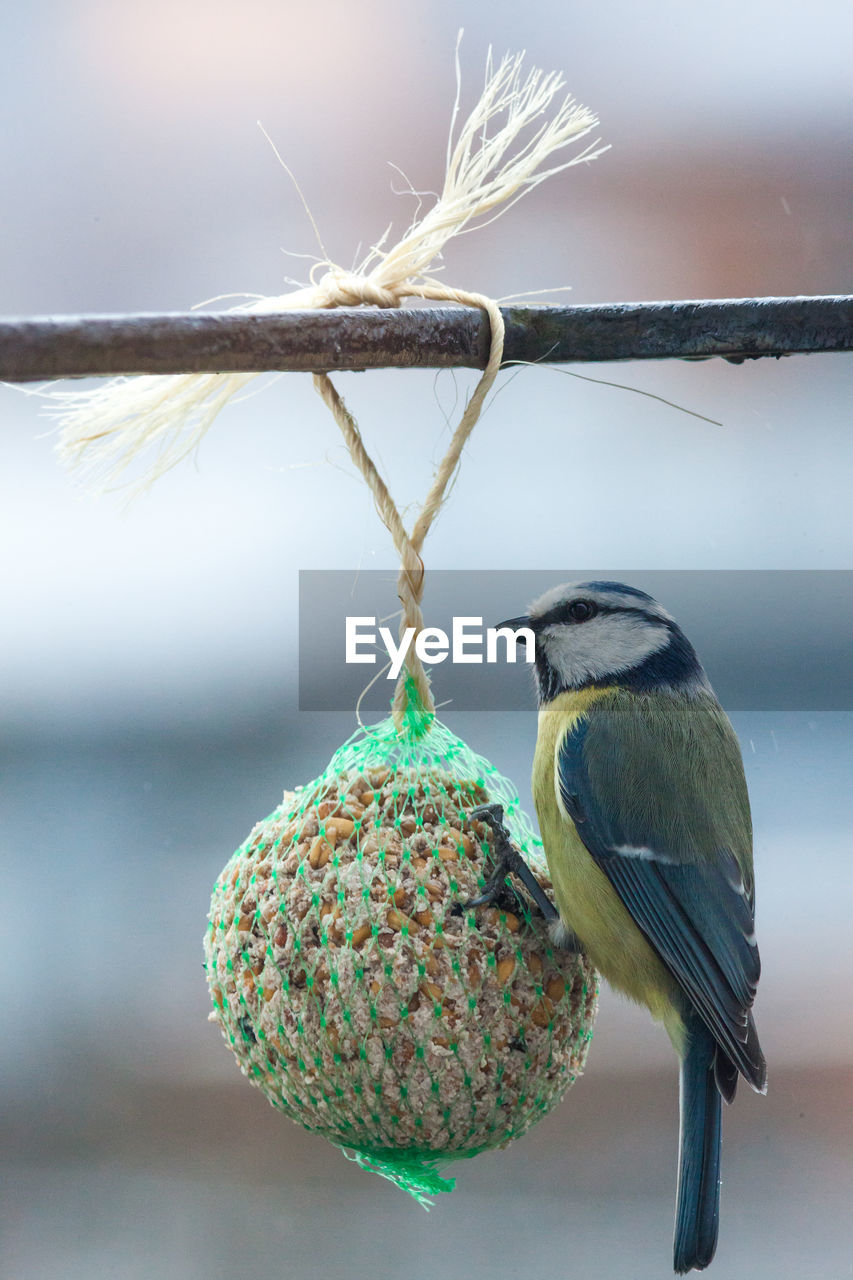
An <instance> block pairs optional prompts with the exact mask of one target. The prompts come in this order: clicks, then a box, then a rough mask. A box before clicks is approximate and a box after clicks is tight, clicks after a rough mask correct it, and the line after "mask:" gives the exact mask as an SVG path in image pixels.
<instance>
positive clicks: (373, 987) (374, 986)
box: [370, 978, 382, 996]
mask: <svg viewBox="0 0 853 1280" xmlns="http://www.w3.org/2000/svg"><path fill="white" fill-rule="evenodd" d="M381 990H382V988H381V987H380V985H379V983H378V982H377V981H376V979H375V978H374V979H373V981H372V982H371V984H370V994H371V995H372V996H378V995H379V992H380V991H381Z"/></svg>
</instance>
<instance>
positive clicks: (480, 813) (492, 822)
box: [460, 804, 560, 928]
mask: <svg viewBox="0 0 853 1280" xmlns="http://www.w3.org/2000/svg"><path fill="white" fill-rule="evenodd" d="M503 816H504V811H503V806H502V805H499V804H481V805H479V806H478V807H477V808H476V809H472V810H471V817H472V818H478V819H479V820H480V821H481V822H486V823H488V825H489V826H490V827H491V828H492V831H493V832H494V837H495V849H494V857H495V869H494V871H493V872H492V874H491V876H490V877H489V879H488V880H487V882H486V887H485V889H484V890H483V892H482V893H481V894H480V895H479V897H477V898H469V899H468V901H467V902H463V903H461V904H460V905H461V906H462V907H464V908H465V909H466V910H471V909H472V908H473V907H483V906H485V905H486V904H487V903H492V902H495V901H496V900H497V898H498V897H499V896H500V894H501V893H502V892H503V891H504V889H505V885H506V879H507V876H509V875H514V876H517V877H518V879H519V880H520V881H521V883H522V884H523V885H524V887H525V889H526V890H527V892H528V893H529V894H530V897H531V898H532V899H533V901H534V902H535V903H536V906H537V907H538V908H539V910H540V911H541V912H542V915H543V916H544V917H545V919H546V920H547V921H548V924H549V925H550V926H551V927H552V928H553V927H554V926H555V925H558V924H559V922H560V914H559V912H558V911H557V908H556V907H555V906H554V904H553V903H552V902H551V900H550V898H549V897H548V895H547V894H546V893H545V890H544V889H543V888H542V886H541V884H540V883H539V881H538V880H537V879H536V877H535V875H534V874H533V872H532V871H531V870H530V868H529V867H528V865H527V863H526V862H525V861H524V859H523V858H522V856H521V854H520V853H519V852H518V850H517V849H516V848H515V847H514V846H513V844H512V842H511V840H510V835H509V832H508V831H507V829H506V827H505V826H504V821H503Z"/></svg>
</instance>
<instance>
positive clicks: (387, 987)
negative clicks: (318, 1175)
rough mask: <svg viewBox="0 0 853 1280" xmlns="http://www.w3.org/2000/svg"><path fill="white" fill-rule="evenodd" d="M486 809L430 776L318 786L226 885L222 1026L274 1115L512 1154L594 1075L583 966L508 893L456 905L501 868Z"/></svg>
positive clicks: (239, 863) (378, 775)
mask: <svg viewBox="0 0 853 1280" xmlns="http://www.w3.org/2000/svg"><path fill="white" fill-rule="evenodd" d="M488 800H489V796H488V794H487V793H486V791H485V790H484V789H483V787H481V786H479V785H477V784H476V783H474V782H472V781H470V780H465V779H459V778H453V777H451V776H449V775H448V774H446V773H443V772H441V771H440V770H437V769H434V770H433V771H432V772H430V773H429V774H425V773H424V772H423V770H406V769H403V768H400V769H397V770H389V769H385V768H383V769H365V770H363V771H361V772H356V771H350V772H344V773H341V774H337V775H333V776H332V777H329V776H328V775H326V776H325V778H324V779H323V781H322V782H321V783H319V784H312V786H311V787H309V788H305V789H303V790H300V791H297V792H289V793H285V796H284V800H283V802H282V804H281V805H280V806H279V807H278V808H277V809H276V810H275V812H274V813H273V814H271V815H270V817H269V818H267V819H265V820H264V821H263V822H259V823H258V824H257V826H256V827H255V828H254V829H253V831H252V832H251V834H250V836H249V838H248V840H247V841H246V842H245V843H244V844H243V845H242V846H241V848H240V849H238V850H237V852H236V853H235V854H234V856H233V857H232V858H231V860H230V862H229V863H228V865H227V866H226V867H225V870H224V871H223V873H222V875H221V876H220V878H219V881H218V882H217V884H216V886H215V889H214V892H213V898H212V903H211V911H210V924H209V927H208V931H207V934H206V937H205V952H206V968H207V978H208V983H209V986H210V990H211V994H212V997H213V1003H214V1012H213V1013H212V1014H211V1019H212V1020H214V1021H216V1022H218V1023H219V1025H220V1027H221V1029H222V1032H223V1035H224V1037H225V1039H226V1041H227V1042H228V1044H229V1045H230V1046H231V1048H232V1050H233V1052H234V1054H235V1056H236V1058H237V1061H238V1063H239V1065H240V1068H241V1070H242V1071H243V1073H244V1074H245V1075H246V1076H248V1078H249V1079H250V1080H251V1081H252V1083H253V1084H255V1085H257V1086H258V1087H259V1088H260V1089H262V1090H263V1092H264V1093H265V1094H266V1096H267V1097H268V1098H269V1100H270V1102H271V1103H272V1104H273V1106H275V1107H277V1108H279V1109H280V1110H281V1111H283V1112H284V1113H285V1114H286V1115H288V1116H290V1117H291V1119H293V1120H295V1121H296V1122H298V1123H300V1124H302V1125H303V1126H304V1127H305V1128H306V1129H310V1130H314V1131H317V1132H319V1133H322V1134H323V1135H324V1136H325V1137H327V1138H329V1139H330V1140H331V1141H332V1142H334V1143H336V1144H338V1145H339V1146H342V1147H345V1148H352V1149H354V1150H357V1151H360V1152H368V1153H369V1152H387V1151H389V1150H395V1151H399V1152H402V1151H406V1150H410V1149H416V1150H417V1152H418V1153H419V1154H421V1155H423V1154H425V1153H426V1154H436V1155H441V1154H444V1155H447V1156H450V1155H451V1154H453V1153H459V1154H462V1153H466V1152H467V1153H471V1152H474V1151H477V1150H483V1149H486V1148H491V1147H499V1146H505V1145H506V1144H507V1143H508V1142H509V1141H511V1140H512V1139H513V1138H516V1137H519V1136H520V1135H521V1134H523V1133H524V1132H525V1131H526V1130H527V1129H528V1128H530V1126H531V1125H532V1124H533V1123H534V1122H535V1121H536V1120H537V1119H539V1118H540V1117H541V1116H542V1115H544V1114H545V1113H547V1112H548V1111H550V1110H551V1108H552V1107H553V1106H554V1105H555V1104H556V1103H557V1102H558V1101H559V1099H560V1098H561V1097H562V1095H563V1094H564V1093H565V1091H566V1089H567V1088H568V1087H569V1086H570V1085H571V1084H572V1083H573V1081H574V1080H575V1078H576V1076H577V1075H578V1074H579V1073H580V1072H581V1070H582V1069H583V1065H584V1062H585V1059H586V1054H587V1049H588V1045H589V1040H590V1037H591V1034H592V1024H593V1020H594V1017H595V1012H596V1005H597V979H596V975H595V972H594V970H593V969H592V967H591V965H590V964H589V962H588V960H587V959H586V958H585V957H583V956H579V955H574V954H571V953H568V952H565V951H560V950H557V949H555V948H554V947H553V946H552V944H551V942H550V940H549V936H548V933H547V930H546V927H545V924H544V921H543V920H542V918H541V916H539V915H538V914H537V913H536V912H535V910H528V909H527V907H526V906H524V905H522V900H521V899H516V897H515V895H514V894H513V893H511V892H510V891H509V890H507V891H506V893H505V894H503V895H502V897H501V900H500V902H499V903H496V904H493V905H489V906H484V907H477V908H475V909H472V910H468V909H466V908H464V907H463V906H462V905H461V904H462V903H464V902H465V901H466V900H467V899H469V898H473V897H476V896H477V895H478V894H479V893H480V892H482V888H483V886H484V883H485V880H486V879H487V878H488V875H489V873H490V864H489V863H488V861H487V855H488V852H489V846H490V843H491V842H492V839H493V835H492V832H491V829H490V828H489V827H488V825H487V824H485V823H483V822H480V821H478V820H477V819H474V818H472V817H471V810H472V809H473V808H474V807H475V806H476V805H479V804H483V803H486V802H488ZM536 874H537V878H538V879H539V880H540V883H541V884H542V885H543V887H544V888H545V889H546V891H547V890H550V882H549V881H548V879H547V877H546V876H545V875H544V874H542V873H541V871H539V870H538V869H537V871H536Z"/></svg>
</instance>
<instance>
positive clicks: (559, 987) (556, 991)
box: [545, 978, 566, 1004]
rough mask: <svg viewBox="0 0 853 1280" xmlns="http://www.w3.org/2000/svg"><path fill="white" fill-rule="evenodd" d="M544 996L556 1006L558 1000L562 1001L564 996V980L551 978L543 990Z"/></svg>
mask: <svg viewBox="0 0 853 1280" xmlns="http://www.w3.org/2000/svg"><path fill="white" fill-rule="evenodd" d="M545 994H546V996H547V997H548V999H549V1000H553V1001H554V1003H555V1004H556V1003H557V1001H558V1000H562V998H563V996H564V995H565V994H566V980H565V978H552V979H551V981H550V982H549V983H548V985H547V987H546V988H545Z"/></svg>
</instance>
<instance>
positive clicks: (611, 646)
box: [500, 581, 767, 1274]
mask: <svg viewBox="0 0 853 1280" xmlns="http://www.w3.org/2000/svg"><path fill="white" fill-rule="evenodd" d="M500 626H501V627H502V628H503V627H509V628H511V629H512V630H513V631H515V632H516V638H517V639H522V638H525V639H529V636H525V635H524V632H523V631H521V630H520V629H522V628H524V629H529V630H530V631H532V633H533V637H534V663H535V683H536V687H537V692H538V702H539V728H538V736H537V742H536V750H535V754H534V762H533V777H532V789H533V799H534V804H535V808H536V814H537V818H538V822H539V828H540V833H541V837H542V843H543V846H544V850H545V856H546V859H547V863H548V870H549V874H550V877H551V880H552V883H553V889H554V898H555V901H556V906H557V910H558V912H559V920H558V921H555V923H556V924H557V929H558V931H559V933H560V935H561V940H562V943H563V945H568V946H575V947H576V948H577V949H580V950H583V951H584V952H585V953H586V955H587V956H588V957H589V958H590V960H591V961H592V963H593V964H594V966H595V967H596V968H597V969H598V971H599V972H600V973H601V974H602V975H603V977H604V978H605V979H606V980H607V981H608V982H609V984H610V985H611V986H613V987H615V988H616V989H617V990H618V991H620V992H622V993H623V994H625V995H626V996H628V997H629V998H630V999H631V1000H633V1001H636V1002H637V1003H639V1004H644V1005H646V1006H647V1007H648V1009H649V1011H650V1012H651V1014H652V1017H653V1018H655V1019H656V1020H658V1021H659V1022H661V1023H663V1026H664V1028H665V1029H666V1031H667V1033H668V1035H669V1038H670V1040H671V1042H672V1044H673V1047H674V1048H675V1051H676V1053H677V1054H678V1057H679V1059H680V1076H679V1085H680V1087H679V1097H680V1132H679V1162H678V1183H677V1192H676V1217H675V1235H674V1244H673V1266H674V1269H675V1271H676V1272H677V1273H679V1274H684V1273H686V1272H688V1271H690V1270H693V1269H695V1270H702V1269H704V1268H705V1267H707V1266H708V1264H709V1263H710V1262H711V1260H712V1258H713V1256H714V1252H715V1249H716V1245H717V1235H718V1227H719V1205H720V1142H721V1120H722V1106H721V1103H722V1101H723V1100H725V1101H726V1102H731V1101H732V1099H733V1098H734V1095H735V1089H736V1086H737V1081H738V1077H739V1076H743V1077H744V1079H745V1080H746V1081H747V1082H748V1083H749V1084H750V1085H751V1086H752V1088H753V1089H755V1090H756V1092H758V1093H764V1092H766V1087H767V1069H766V1064H765V1059H764V1055H763V1054H762V1051H761V1047H760V1045H759V1042H758V1035H757V1031H756V1027H755V1021H754V1018H753V1015H752V1011H751V1010H752V1005H753V1001H754V999H755V993H756V988H757V984H758V979H759V974H760V960H759V954H758V946H757V943H756V937H755V880H754V873H753V857H752V821H751V815H750V805H749V797H748V793H747V786H746V779H745V775H744V768H743V760H742V757H741V751H740V746H739V744H738V740H737V737H736V735H735V731H734V729H733V727H732V725H731V722H730V721H729V719H728V717H727V715H726V713H725V712H724V710H723V708H722V707H721V705H720V703H719V701H718V700H717V697H716V695H715V693H714V691H713V688H712V687H711V684H710V682H709V680H708V677H707V675H706V673H705V670H704V668H703V667H702V664H701V662H700V660H699V658H698V656H697V654H696V651H695V649H694V648H693V645H692V644H691V643H690V641H689V640H688V639H687V637H686V635H685V634H684V632H683V631H682V630H681V628H680V627H679V625H678V623H677V622H676V621H675V619H674V618H673V617H672V616H671V615H670V614H669V613H668V612H667V611H666V610H665V609H664V608H663V607H662V606H661V605H660V604H658V602H657V601H656V600H654V599H653V598H652V597H651V596H650V595H648V594H647V593H646V592H644V591H641V590H639V589H638V588H636V587H631V586H627V585H626V584H624V583H620V582H610V581H591V582H578V583H567V584H562V585H560V586H557V587H554V588H553V589H552V590H550V591H547V592H546V593H545V594H544V595H543V596H541V597H540V598H539V599H538V600H536V601H535V602H534V603H533V604H532V605H531V606H530V607H529V608H528V610H527V613H526V614H524V615H521V616H519V617H516V618H511V619H509V620H508V621H507V622H504V623H501V624H500ZM552 914H553V911H552Z"/></svg>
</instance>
